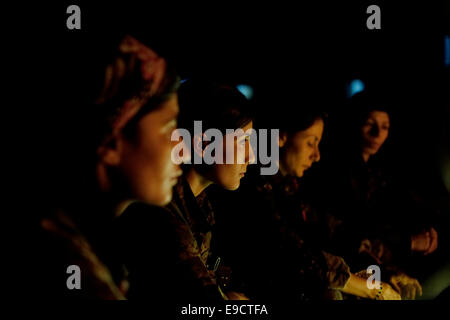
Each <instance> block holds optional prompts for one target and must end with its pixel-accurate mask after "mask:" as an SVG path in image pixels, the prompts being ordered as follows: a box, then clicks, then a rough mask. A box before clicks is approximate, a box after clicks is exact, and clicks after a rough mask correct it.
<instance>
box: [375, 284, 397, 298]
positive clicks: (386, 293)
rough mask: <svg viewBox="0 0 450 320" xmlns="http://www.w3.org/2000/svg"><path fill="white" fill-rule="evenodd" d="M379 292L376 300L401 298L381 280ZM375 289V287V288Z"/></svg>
mask: <svg viewBox="0 0 450 320" xmlns="http://www.w3.org/2000/svg"><path fill="white" fill-rule="evenodd" d="M381 284H382V290H381V294H380V295H379V296H378V300H402V297H401V296H400V294H398V292H397V291H395V290H394V289H392V287H391V286H390V285H389V284H387V283H386V282H382V283H381ZM375 290H376V289H375Z"/></svg>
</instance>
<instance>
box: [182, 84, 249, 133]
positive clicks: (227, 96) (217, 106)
mask: <svg viewBox="0 0 450 320" xmlns="http://www.w3.org/2000/svg"><path fill="white" fill-rule="evenodd" d="M178 99H179V105H180V116H179V127H180V128H185V129H187V130H189V131H190V132H193V125H194V121H195V120H201V121H202V130H203V131H205V130H207V129H210V128H216V129H219V130H220V131H222V133H223V134H225V130H226V129H238V128H242V127H244V126H246V125H247V124H248V123H250V121H252V117H251V115H250V112H249V106H248V101H247V99H246V98H245V96H244V95H243V94H241V93H240V92H239V90H237V89H236V88H234V87H230V86H225V85H220V84H217V83H213V82H208V81H204V80H197V79H195V80H194V79H191V80H187V81H186V82H185V83H183V84H182V85H181V86H180V89H179V91H178Z"/></svg>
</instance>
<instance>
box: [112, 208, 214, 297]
mask: <svg viewBox="0 0 450 320" xmlns="http://www.w3.org/2000/svg"><path fill="white" fill-rule="evenodd" d="M121 220H122V221H121V222H120V226H119V228H120V230H121V232H118V233H121V234H122V239H123V241H121V254H122V255H123V257H124V261H125V265H126V267H127V269H128V270H129V278H130V290H129V298H130V299H147V298H153V299H155V298H156V299H157V300H168V299H170V300H175V301H177V300H178V301H182V300H187V299H189V300H190V301H196V300H198V301H218V300H223V297H222V295H221V293H220V291H219V289H218V286H217V285H216V282H215V278H214V277H213V275H212V274H211V273H210V271H209V270H208V269H207V268H206V266H205V265H204V264H203V262H202V260H201V258H200V253H199V250H198V248H197V246H196V243H195V239H193V237H192V235H191V234H190V233H189V230H188V226H186V225H185V224H184V223H183V221H182V220H181V219H179V217H177V215H176V214H175V213H174V212H172V211H171V210H168V209H164V208H158V207H151V206H147V205H143V204H139V205H134V206H133V207H129V208H128V209H127V211H126V212H124V214H123V216H122V217H121Z"/></svg>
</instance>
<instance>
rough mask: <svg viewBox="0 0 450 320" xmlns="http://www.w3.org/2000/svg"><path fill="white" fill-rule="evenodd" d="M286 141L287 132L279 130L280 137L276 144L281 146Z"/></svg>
mask: <svg viewBox="0 0 450 320" xmlns="http://www.w3.org/2000/svg"><path fill="white" fill-rule="evenodd" d="M286 141H287V134H286V132H280V138H279V139H278V146H279V147H280V148H283V147H284V145H285V144H286Z"/></svg>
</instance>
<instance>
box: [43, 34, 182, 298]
mask: <svg viewBox="0 0 450 320" xmlns="http://www.w3.org/2000/svg"><path fill="white" fill-rule="evenodd" d="M103 38H104V35H103V36H102V39H103ZM83 45H84V48H88V49H89V51H88V52H84V54H82V55H80V56H77V57H75V60H74V69H73V70H71V72H69V73H68V78H72V81H69V79H68V83H70V87H69V86H68V87H67V88H66V89H67V90H68V92H66V95H65V99H66V102H64V101H62V102H61V104H62V106H61V108H66V109H67V110H69V111H67V113H70V114H69V116H68V117H67V119H65V120H67V123H64V125H66V126H67V130H66V133H67V137H66V138H65V139H64V140H63V141H64V142H65V144H64V145H63V146H62V147H61V152H62V153H64V155H65V158H64V159H63V160H64V161H65V165H66V166H65V167H64V168H62V169H61V173H62V175H63V177H62V178H61V183H62V184H61V186H58V187H59V188H60V193H59V194H60V197H58V199H56V201H57V202H58V203H57V204H56V206H57V208H55V210H54V211H53V212H52V213H51V214H48V215H47V216H46V217H44V218H43V219H42V221H41V224H40V225H41V232H40V239H39V240H40V241H39V248H38V251H39V252H38V254H39V258H40V259H41V260H40V263H41V264H40V273H39V275H40V277H41V278H40V280H41V281H42V285H41V286H36V290H38V293H39V295H38V297H40V298H41V297H42V298H46V299H48V298H52V299H64V298H79V299H124V298H125V294H126V291H127V287H128V284H127V276H126V270H125V269H124V268H122V267H121V265H120V264H119V265H117V264H115V265H113V266H110V260H111V259H110V257H111V252H110V251H111V249H110V245H109V243H107V242H106V239H108V236H107V233H108V230H109V228H108V226H109V224H110V223H111V222H112V221H113V220H114V218H115V217H116V216H118V215H120V214H121V213H122V212H123V210H124V209H125V208H126V207H127V206H128V205H129V204H130V203H131V202H132V201H135V200H140V201H142V202H145V203H149V204H153V205H165V204H167V203H168V202H169V201H170V200H171V198H172V187H173V186H174V185H175V183H176V181H177V177H178V176H179V175H180V174H181V169H180V168H178V166H176V165H175V164H173V163H172V161H171V158H170V153H171V150H172V147H173V142H171V140H170V136H171V133H172V131H173V130H174V129H175V128H176V118H177V115H178V112H179V110H178V100H177V94H176V90H177V87H178V77H177V76H176V75H175V74H174V73H173V71H171V69H170V68H169V67H168V66H167V64H166V61H165V60H164V59H163V58H161V57H159V56H158V55H157V54H156V53H155V52H154V51H153V50H152V49H150V48H148V47H146V46H145V45H143V44H142V43H141V42H139V41H138V40H136V39H135V38H133V37H132V36H129V35H126V36H121V37H119V38H116V39H108V40H107V41H105V42H104V43H102V40H100V38H96V39H94V42H93V43H92V44H91V46H89V44H88V43H83ZM64 103H65V104H66V105H64ZM69 266H71V268H69V270H68V267H69ZM73 268H75V270H76V269H78V270H79V273H77V272H76V271H74V269H73ZM78 276H80V277H79V280H80V281H78V279H77V278H78Z"/></svg>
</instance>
